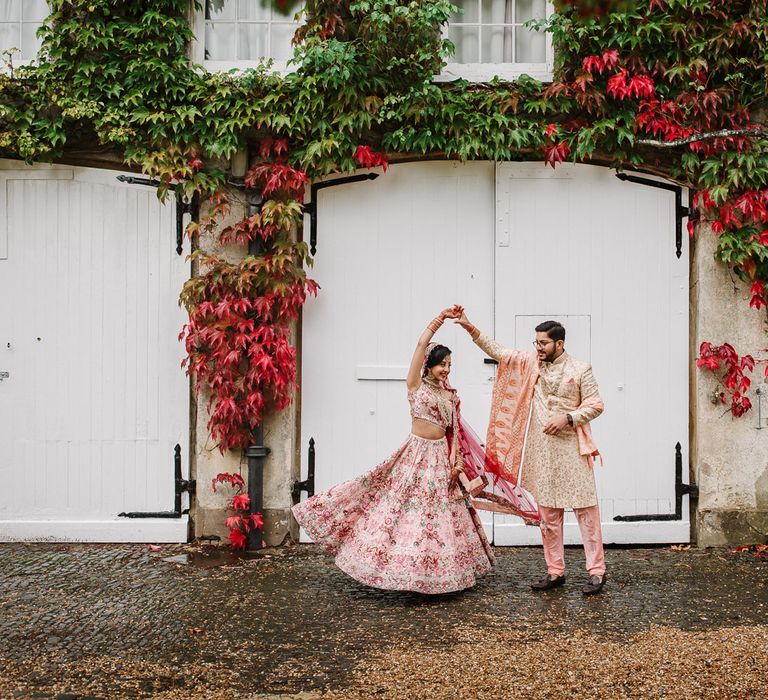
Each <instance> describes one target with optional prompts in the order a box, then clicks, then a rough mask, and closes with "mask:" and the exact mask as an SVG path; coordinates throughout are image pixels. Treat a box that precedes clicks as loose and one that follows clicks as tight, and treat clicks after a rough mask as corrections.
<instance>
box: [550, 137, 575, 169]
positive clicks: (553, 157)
mask: <svg viewBox="0 0 768 700" xmlns="http://www.w3.org/2000/svg"><path fill="white" fill-rule="evenodd" d="M570 152H571V149H570V146H568V144H567V143H556V144H552V145H551V146H550V147H549V148H547V149H546V150H545V151H544V161H545V162H546V163H547V165H551V166H552V169H553V170H554V169H555V167H556V166H557V164H558V163H562V162H563V161H564V160H565V159H566V158H567V157H568V154H569V153H570Z"/></svg>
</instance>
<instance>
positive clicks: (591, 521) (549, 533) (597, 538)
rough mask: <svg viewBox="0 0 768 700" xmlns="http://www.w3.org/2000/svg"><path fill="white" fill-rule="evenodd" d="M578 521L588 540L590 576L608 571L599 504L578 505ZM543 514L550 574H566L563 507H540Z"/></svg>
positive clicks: (587, 551) (545, 551) (584, 540)
mask: <svg viewBox="0 0 768 700" xmlns="http://www.w3.org/2000/svg"><path fill="white" fill-rule="evenodd" d="M573 512H574V513H575V514H576V520H578V522H579V530H581V541H582V542H583V543H584V556H585V557H586V560H587V571H588V572H589V575H590V576H593V575H596V576H603V575H604V574H605V556H604V554H603V533H602V530H601V528H600V510H599V509H598V507H597V506H590V507H589V508H574V509H573ZM539 515H540V516H541V540H542V543H543V544H544V559H545V561H546V562H547V573H548V574H549V575H550V576H562V575H563V574H564V573H565V559H564V554H565V551H564V546H563V509H562V508H544V507H543V506H539Z"/></svg>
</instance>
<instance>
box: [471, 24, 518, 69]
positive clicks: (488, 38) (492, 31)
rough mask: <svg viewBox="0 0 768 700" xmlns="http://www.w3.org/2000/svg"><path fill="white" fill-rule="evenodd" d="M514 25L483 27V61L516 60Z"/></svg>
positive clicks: (502, 61) (508, 61) (500, 61)
mask: <svg viewBox="0 0 768 700" xmlns="http://www.w3.org/2000/svg"><path fill="white" fill-rule="evenodd" d="M514 31H515V30H514V28H512V27H483V52H482V55H481V57H480V61H481V62H482V63H511V62H512V61H514V52H513V45H512V42H513V34H512V33H513V32H514Z"/></svg>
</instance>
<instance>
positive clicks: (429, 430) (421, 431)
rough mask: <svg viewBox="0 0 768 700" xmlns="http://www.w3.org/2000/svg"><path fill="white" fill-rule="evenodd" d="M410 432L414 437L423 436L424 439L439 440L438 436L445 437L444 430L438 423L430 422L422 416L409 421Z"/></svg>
mask: <svg viewBox="0 0 768 700" xmlns="http://www.w3.org/2000/svg"><path fill="white" fill-rule="evenodd" d="M411 432H412V433H413V434H414V435H415V436H416V437H420V438H424V439H425V440H440V438H444V437H445V430H443V429H442V428H441V427H440V426H439V425H435V424H434V423H430V422H429V421H428V420H424V419H423V418H414V419H413V421H412V422H411Z"/></svg>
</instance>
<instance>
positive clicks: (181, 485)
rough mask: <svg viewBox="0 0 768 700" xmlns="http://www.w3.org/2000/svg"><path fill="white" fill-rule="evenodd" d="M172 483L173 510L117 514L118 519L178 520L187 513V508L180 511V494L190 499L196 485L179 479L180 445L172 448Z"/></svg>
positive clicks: (191, 480) (192, 481)
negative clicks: (185, 494)
mask: <svg viewBox="0 0 768 700" xmlns="http://www.w3.org/2000/svg"><path fill="white" fill-rule="evenodd" d="M173 483H174V498H173V510H162V511H159V512H156V513H148V512H142V511H137V512H131V513H119V514H118V517H120V518H180V517H181V516H182V515H186V514H187V513H189V508H185V509H184V510H182V509H181V494H182V493H185V492H186V493H188V494H189V497H190V499H191V498H192V496H194V495H195V490H196V486H197V483H196V482H195V480H194V479H183V478H182V477H181V445H176V447H174V448H173Z"/></svg>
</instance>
